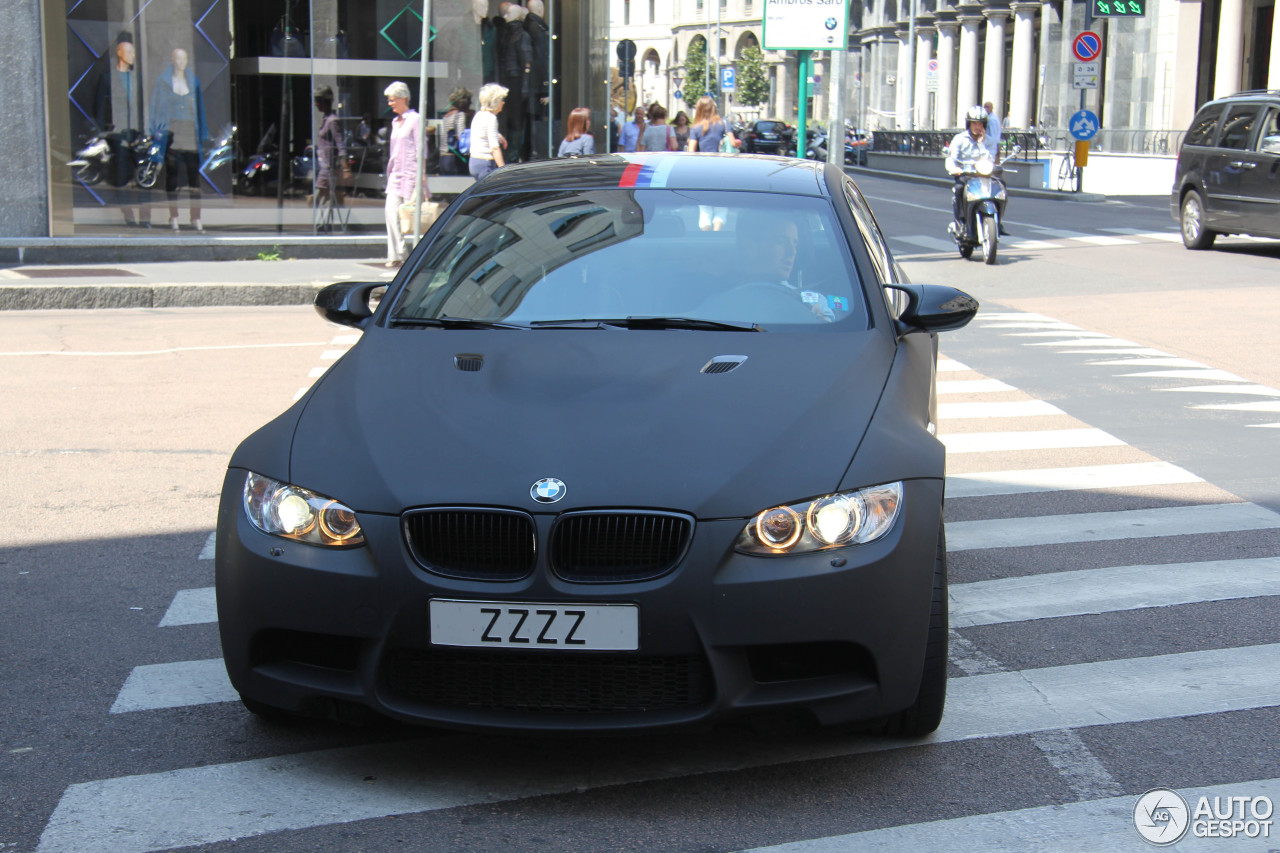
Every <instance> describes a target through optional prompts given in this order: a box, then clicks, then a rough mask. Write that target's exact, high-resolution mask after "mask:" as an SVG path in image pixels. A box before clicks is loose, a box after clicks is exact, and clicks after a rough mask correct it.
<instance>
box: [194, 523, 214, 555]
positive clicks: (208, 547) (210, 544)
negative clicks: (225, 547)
mask: <svg viewBox="0 0 1280 853" xmlns="http://www.w3.org/2000/svg"><path fill="white" fill-rule="evenodd" d="M217 541H218V531H216V530H215V531H213V532H212V533H210V534H209V538H208V539H206V540H204V547H203V548H201V549H200V556H198V557H196V559H197V560H212V559H213V556H214V549H215V548H216V547H217Z"/></svg>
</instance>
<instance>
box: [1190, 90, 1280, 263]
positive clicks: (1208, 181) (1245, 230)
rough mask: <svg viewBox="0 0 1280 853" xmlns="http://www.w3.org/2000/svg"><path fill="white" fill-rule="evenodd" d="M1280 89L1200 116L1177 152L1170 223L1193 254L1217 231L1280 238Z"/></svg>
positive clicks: (1239, 97)
mask: <svg viewBox="0 0 1280 853" xmlns="http://www.w3.org/2000/svg"><path fill="white" fill-rule="evenodd" d="M1278 174H1280V92H1276V91H1270V92H1266V91H1257V92H1241V93H1239V94H1236V95H1231V96H1229V97H1225V98H1219V99H1218V100H1216V101H1210V102H1209V103H1207V104H1205V105H1204V106H1203V107H1201V108H1200V110H1199V112H1197V113H1196V117H1195V120H1194V121H1192V123H1191V128H1190V129H1189V130H1188V131H1187V135H1186V137H1185V138H1184V139H1183V142H1182V148H1181V149H1180V150H1179V152H1178V167H1177V171H1176V173H1175V177H1174V182H1173V195H1172V198H1171V200H1170V201H1171V206H1172V211H1173V218H1174V219H1176V220H1178V223H1179V225H1180V226H1181V228H1182V242H1183V243H1184V244H1185V245H1186V247H1187V248H1188V249H1207V248H1209V247H1210V246H1212V245H1213V241H1214V238H1215V237H1217V236H1218V235H1219V234H1252V235H1254V236H1256V237H1277V238H1280V181H1278V180H1276V176H1277V175H1278Z"/></svg>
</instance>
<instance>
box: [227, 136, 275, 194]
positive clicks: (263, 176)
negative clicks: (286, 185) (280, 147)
mask: <svg viewBox="0 0 1280 853" xmlns="http://www.w3.org/2000/svg"><path fill="white" fill-rule="evenodd" d="M275 136H276V126H275V125H274V124H272V125H270V126H269V127H268V128H267V132H266V133H264V134H263V135H262V139H261V140H259V142H258V149H257V151H256V152H254V153H253V154H252V155H250V157H249V159H248V161H246V162H245V164H244V168H243V169H241V170H240V172H239V173H238V174H237V175H236V176H235V190H236V192H238V193H240V194H242V195H268V194H269V193H270V191H271V189H272V188H274V186H275V184H276V183H277V182H278V181H279V179H280V157H279V156H278V153H277V146H276V143H275Z"/></svg>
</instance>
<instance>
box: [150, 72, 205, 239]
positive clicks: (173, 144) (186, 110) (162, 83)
mask: <svg viewBox="0 0 1280 853" xmlns="http://www.w3.org/2000/svg"><path fill="white" fill-rule="evenodd" d="M187 62H188V60H187V52H186V51H185V50H183V49H182V48H180V47H179V48H175V49H174V51H173V61H172V62H171V63H170V64H169V65H167V66H165V69H164V70H163V71H161V72H160V76H159V77H158V78H156V85H155V89H154V90H153V91H152V93H151V122H152V125H153V127H154V132H155V133H167V134H168V147H167V148H166V150H165V156H164V188H165V193H166V195H167V196H168V198H169V228H170V229H171V230H173V231H177V230H178V187H180V186H185V187H187V188H188V190H189V191H190V199H191V208H190V212H191V227H192V228H194V229H195V230H197V231H203V230H204V226H203V225H202V224H201V223H200V163H201V160H202V157H203V148H204V142H205V140H206V139H207V138H208V135H209V134H208V128H207V127H206V125H205V118H204V97H203V95H202V94H201V91H200V80H199V79H198V78H197V77H196V75H195V74H194V73H193V72H192V71H191V69H190V68H188V67H187Z"/></svg>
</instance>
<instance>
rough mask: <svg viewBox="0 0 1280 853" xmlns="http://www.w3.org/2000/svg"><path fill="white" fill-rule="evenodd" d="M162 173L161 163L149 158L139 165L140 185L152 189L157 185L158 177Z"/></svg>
mask: <svg viewBox="0 0 1280 853" xmlns="http://www.w3.org/2000/svg"><path fill="white" fill-rule="evenodd" d="M159 174H160V164H159V163H153V162H152V161H150V160H148V161H146V162H145V163H143V164H142V165H140V166H138V174H137V178H138V186H140V187H145V188H147V189H150V188H151V187H154V186H155V185H156V178H157V177H158V176H159Z"/></svg>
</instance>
